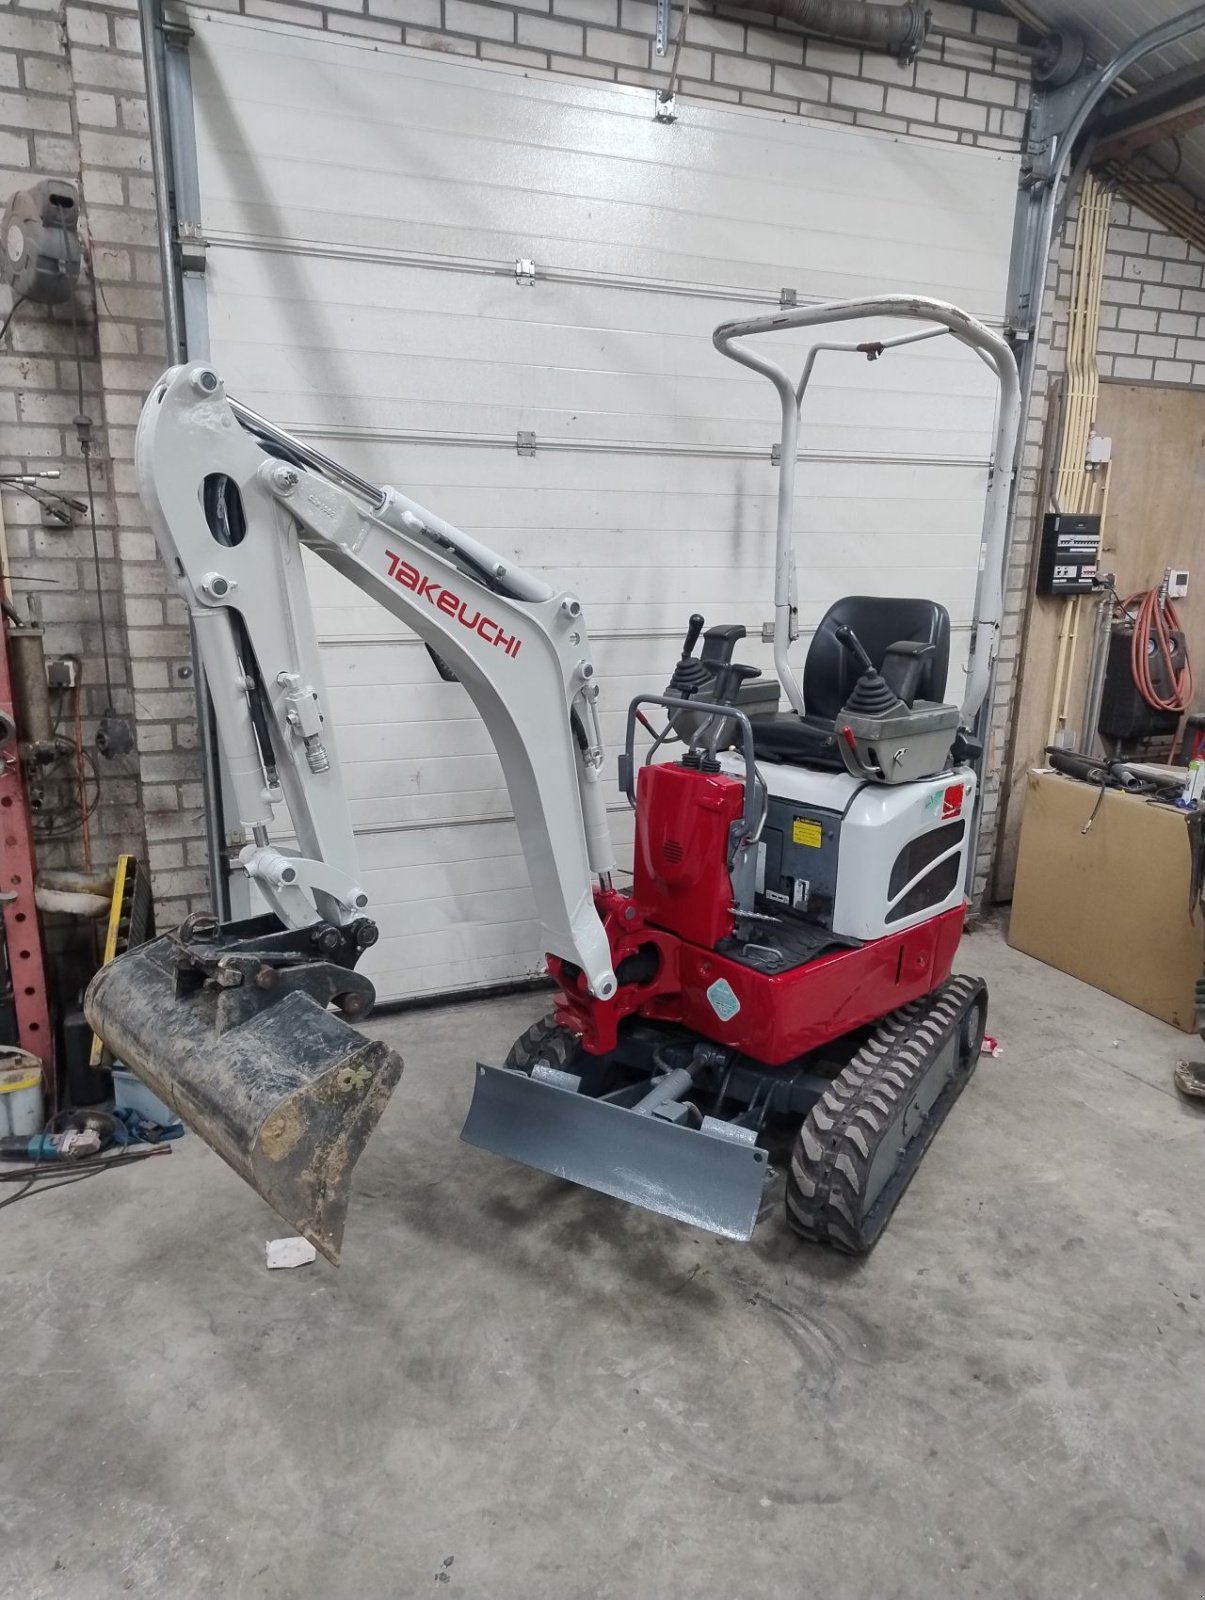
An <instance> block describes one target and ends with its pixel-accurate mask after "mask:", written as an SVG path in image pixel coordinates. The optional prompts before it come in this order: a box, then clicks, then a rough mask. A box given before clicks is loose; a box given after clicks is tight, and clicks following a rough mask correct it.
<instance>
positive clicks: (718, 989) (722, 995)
mask: <svg viewBox="0 0 1205 1600" xmlns="http://www.w3.org/2000/svg"><path fill="white" fill-rule="evenodd" d="M707 998H708V1000H710V1002H711V1009H712V1010H713V1011H714V1012H715V1014H716V1016H717V1017H719V1019H720V1021H721V1022H731V1021H732V1019H733V1017H735V1016H736V1014H737V1012H738V1011H739V1010H740V1009H741V1003H740V1001H739V1000H738V999H737V998H736V996H735V995H734V994H733V992H732V985H731V984H730V983H729V982H728V981H727V979H725V978H717V979H716V980H715V982H714V983H713V984H712V986H711V988H710V989H708V991H707Z"/></svg>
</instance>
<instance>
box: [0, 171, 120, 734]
mask: <svg viewBox="0 0 1205 1600" xmlns="http://www.w3.org/2000/svg"><path fill="white" fill-rule="evenodd" d="M0 238H2V239H3V248H2V249H0V278H2V279H3V281H4V282H5V283H7V284H8V285H9V286H10V288H11V289H12V294H13V302H12V306H11V307H10V309H9V312H8V315H7V317H6V318H5V319H4V323H3V326H2V327H0V340H3V338H4V335H5V334H6V333H7V331H8V328H9V326H10V324H11V323H12V320H13V318H14V317H15V316H16V314H17V312H18V311H19V310H20V309H21V307H23V306H25V305H27V304H28V305H33V304H37V305H44V306H56V305H66V304H70V307H71V332H72V341H73V344H74V346H75V371H76V402H77V407H78V409H77V412H76V416H75V433H76V438H77V439H78V441H79V447H80V454H81V456H82V458H83V463H84V482H85V485H86V501H85V502H83V503H81V502H79V501H76V500H73V499H71V498H69V497H67V496H64V495H54V494H50V495H48V494H47V492H46V491H45V490H43V489H42V488H41V487H40V485H38V484H36V483H32V482H30V483H28V484H24V483H23V484H22V486H23V487H25V488H26V492H27V493H30V494H32V495H33V496H34V497H35V498H36V499H38V501H39V503H41V504H43V505H45V506H48V507H49V508H50V511H51V515H52V516H53V517H54V520H56V521H60V522H69V520H70V516H71V514H72V513H73V512H79V513H81V514H86V515H87V517H88V520H89V525H90V529H91V536H92V565H93V571H94V574H95V580H96V609H97V620H98V622H99V625H100V626H99V631H100V647H101V655H102V658H103V661H104V673H105V690H106V701H107V703H106V706H105V709H104V711H103V712H102V714H101V718H100V723H99V725H98V727H97V730H96V738H95V749H96V751H97V753H98V754H99V755H100V756H102V757H105V758H108V759H112V758H115V757H117V756H124V755H128V754H129V752H130V751H131V750H132V749H133V748H134V732H133V726H132V724H131V722H130V720H129V718H128V717H126V716H124V715H123V714H122V713H121V712H119V711H118V710H117V709H116V708H115V704H114V693H113V672H112V663H111V660H110V640H109V626H108V620H107V618H106V615H105V595H104V585H103V583H102V581H101V566H100V534H99V532H98V530H97V523H96V497H95V490H94V484H93V465H94V463H93V454H94V451H95V439H94V436H93V432H94V426H95V425H94V423H93V420H92V418H91V416H90V415H89V414H88V411H87V408H86V405H85V396H84V365H83V351H82V349H81V346H80V334H79V324H78V320H77V317H76V303H75V298H74V292H75V287H76V284H77V283H78V281H79V276H80V265H81V254H80V241H79V196H78V195H77V193H76V191H75V189H74V187H73V186H72V185H71V184H70V183H67V182H65V181H63V180H61V179H50V178H48V179H44V180H43V181H42V182H41V183H37V184H34V185H33V186H32V187H31V188H29V189H19V190H18V191H17V192H16V193H15V194H13V195H12V196H11V197H10V199H9V201H8V204H7V206H6V207H5V211H4V219H3V222H2V223H0Z"/></svg>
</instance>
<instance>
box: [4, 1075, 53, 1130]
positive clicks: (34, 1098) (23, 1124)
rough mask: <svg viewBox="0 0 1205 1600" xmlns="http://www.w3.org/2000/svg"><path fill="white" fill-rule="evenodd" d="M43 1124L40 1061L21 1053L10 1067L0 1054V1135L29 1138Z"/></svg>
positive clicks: (41, 1127)
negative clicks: (8, 1134)
mask: <svg viewBox="0 0 1205 1600" xmlns="http://www.w3.org/2000/svg"><path fill="white" fill-rule="evenodd" d="M8 1060H9V1061H11V1060H12V1058H11V1057H9V1058H8ZM45 1125H46V1110H45V1106H44V1105H43V1098H42V1065H41V1062H39V1061H38V1060H37V1058H36V1057H35V1056H21V1057H19V1058H18V1061H17V1064H16V1065H15V1066H9V1065H5V1057H3V1056H0V1134H6V1133H12V1134H16V1135H18V1137H20V1138H30V1137H32V1136H33V1135H34V1134H35V1133H41V1131H42V1129H43V1127H45Z"/></svg>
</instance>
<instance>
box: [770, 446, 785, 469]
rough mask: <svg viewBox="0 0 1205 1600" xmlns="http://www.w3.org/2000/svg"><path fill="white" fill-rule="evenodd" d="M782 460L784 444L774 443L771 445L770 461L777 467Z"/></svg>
mask: <svg viewBox="0 0 1205 1600" xmlns="http://www.w3.org/2000/svg"><path fill="white" fill-rule="evenodd" d="M781 460H782V446H781V445H780V444H772V445H771V446H770V463H771V465H772V466H775V467H776V466H777V465H778V463H779V462H780V461H781Z"/></svg>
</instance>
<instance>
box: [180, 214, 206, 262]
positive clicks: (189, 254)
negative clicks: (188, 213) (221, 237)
mask: <svg viewBox="0 0 1205 1600" xmlns="http://www.w3.org/2000/svg"><path fill="white" fill-rule="evenodd" d="M176 244H177V245H178V246H179V249H180V270H181V272H197V273H202V272H204V271H205V252H206V250H207V249H208V248H209V246H208V244H207V243H206V240H205V235H204V234H203V233H202V232H201V224H200V223H199V222H180V223H177V224H176Z"/></svg>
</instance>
